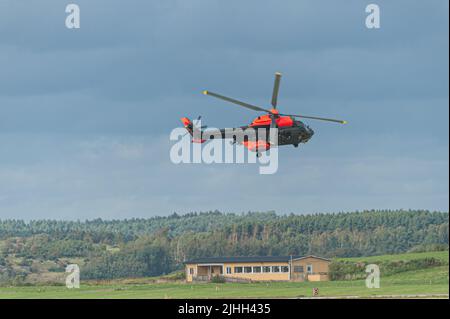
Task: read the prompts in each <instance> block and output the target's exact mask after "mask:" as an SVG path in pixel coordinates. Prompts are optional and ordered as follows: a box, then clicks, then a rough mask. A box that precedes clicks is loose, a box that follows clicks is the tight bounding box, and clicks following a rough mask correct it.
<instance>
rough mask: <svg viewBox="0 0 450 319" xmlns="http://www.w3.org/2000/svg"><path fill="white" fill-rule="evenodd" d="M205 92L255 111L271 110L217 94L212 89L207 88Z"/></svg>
mask: <svg viewBox="0 0 450 319" xmlns="http://www.w3.org/2000/svg"><path fill="white" fill-rule="evenodd" d="M203 94H205V95H211V96H214V97H216V98H218V99H221V100H224V101H227V102H231V103H234V104H237V105H240V106H243V107H246V108H248V109H250V110H253V111H261V112H270V111H269V110H266V109H263V108H262V107H259V106H255V105H251V104H248V103H245V102H241V101H238V100H235V99H232V98H229V97H226V96H223V95H220V94H217V93H213V92H210V91H206V90H205V91H203Z"/></svg>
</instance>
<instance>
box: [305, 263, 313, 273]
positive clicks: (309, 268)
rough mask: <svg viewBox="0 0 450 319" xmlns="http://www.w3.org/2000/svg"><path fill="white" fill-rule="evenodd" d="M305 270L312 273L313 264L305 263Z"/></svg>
mask: <svg viewBox="0 0 450 319" xmlns="http://www.w3.org/2000/svg"><path fill="white" fill-rule="evenodd" d="M306 271H307V272H308V274H312V273H313V266H312V265H307V266H306Z"/></svg>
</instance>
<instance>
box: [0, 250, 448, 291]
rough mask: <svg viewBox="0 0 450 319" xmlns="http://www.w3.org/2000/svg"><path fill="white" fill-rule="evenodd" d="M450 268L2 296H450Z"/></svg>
mask: <svg viewBox="0 0 450 319" xmlns="http://www.w3.org/2000/svg"><path fill="white" fill-rule="evenodd" d="M431 255H433V257H435V258H442V260H446V261H448V251H447V252H433V253H417V254H401V255H386V256H376V257H365V258H351V259H346V260H351V261H355V262H356V261H361V260H363V261H366V262H367V261H369V262H371V261H376V260H392V261H395V260H411V259H415V258H425V257H431ZM448 274H449V269H448V266H439V267H433V268H428V269H422V270H415V271H406V272H402V273H398V274H394V275H391V276H386V277H383V276H382V277H381V288H379V289H368V288H366V287H365V282H364V280H355V281H329V282H316V283H313V282H304V283H294V282H272V283H251V284H250V283H225V284H214V283H204V284H187V283H183V282H169V283H145V279H142V280H141V283H139V280H136V281H134V282H133V281H130V282H129V283H128V284H126V283H124V281H118V282H116V283H104V284H93V283H83V282H82V283H81V288H80V289H67V288H66V287H64V286H31V287H0V298H295V297H310V296H311V293H312V288H313V287H318V288H319V295H320V296H321V297H326V296H329V297H345V296H359V297H374V296H400V295H428V296H437V295H445V294H447V296H448V291H449V277H448Z"/></svg>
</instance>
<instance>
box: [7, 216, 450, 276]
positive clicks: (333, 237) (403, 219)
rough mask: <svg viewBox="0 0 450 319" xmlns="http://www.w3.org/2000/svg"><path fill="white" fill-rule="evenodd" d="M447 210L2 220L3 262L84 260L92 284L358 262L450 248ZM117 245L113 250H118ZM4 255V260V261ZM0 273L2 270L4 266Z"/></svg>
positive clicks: (84, 274)
mask: <svg viewBox="0 0 450 319" xmlns="http://www.w3.org/2000/svg"><path fill="white" fill-rule="evenodd" d="M448 226H449V225H448V213H443V212H430V211H422V210H392V211H391V210H372V211H362V212H351V213H335V214H310V215H296V214H289V215H277V214H275V213H273V212H266V213H264V212H263V213H247V214H225V213H220V212H218V211H214V212H207V213H191V214H187V215H177V214H173V215H171V216H167V217H154V218H149V219H129V220H113V221H105V220H101V219H96V220H92V221H85V222H80V221H52V220H41V221H30V222H25V221H21V220H3V221H0V239H3V242H4V244H3V248H2V249H1V246H0V262H1V261H2V260H3V262H4V260H5V257H6V256H8V255H17V256H22V257H23V258H28V259H43V260H44V259H58V258H60V257H83V258H84V260H85V264H84V265H83V267H82V272H81V274H82V276H83V277H84V278H89V279H108V278H122V277H141V276H157V275H162V274H167V273H170V272H172V271H174V270H177V269H182V267H183V262H184V261H186V260H188V259H192V258H197V257H207V256H243V255H248V256H257V255H291V254H292V255H307V254H314V255H319V256H323V257H331V258H333V257H357V256H371V255H381V254H391V253H401V252H407V251H410V250H414V249H417V247H419V246H420V247H425V246H426V245H428V246H427V247H432V245H438V246H439V247H448ZM111 248H114V249H111ZM2 258H3V259H2ZM0 272H1V265H0Z"/></svg>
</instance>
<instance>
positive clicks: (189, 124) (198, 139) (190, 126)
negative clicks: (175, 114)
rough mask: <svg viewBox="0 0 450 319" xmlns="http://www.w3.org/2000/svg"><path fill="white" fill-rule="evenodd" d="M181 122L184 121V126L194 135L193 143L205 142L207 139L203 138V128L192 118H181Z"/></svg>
mask: <svg viewBox="0 0 450 319" xmlns="http://www.w3.org/2000/svg"><path fill="white" fill-rule="evenodd" d="M181 122H182V123H183V125H184V128H185V129H186V130H187V131H188V132H189V134H190V135H191V136H192V143H204V142H205V141H206V140H204V139H202V131H201V129H199V128H197V127H196V126H195V125H194V124H193V123H192V121H191V120H190V119H188V118H187V117H183V118H181Z"/></svg>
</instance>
